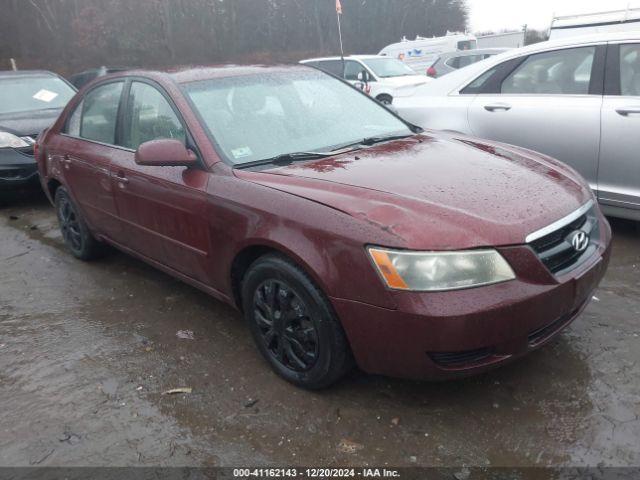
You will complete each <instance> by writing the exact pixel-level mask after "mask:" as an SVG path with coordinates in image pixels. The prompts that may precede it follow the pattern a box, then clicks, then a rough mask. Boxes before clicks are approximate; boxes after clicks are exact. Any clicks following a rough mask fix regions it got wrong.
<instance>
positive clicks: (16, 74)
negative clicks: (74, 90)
mask: <svg viewBox="0 0 640 480" xmlns="http://www.w3.org/2000/svg"><path fill="white" fill-rule="evenodd" d="M42 76H47V77H58V76H59V75H57V74H55V73H53V72H49V71H47V70H15V71H14V70H0V78H8V77H12V78H20V77H42Z"/></svg>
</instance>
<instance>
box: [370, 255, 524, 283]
mask: <svg viewBox="0 0 640 480" xmlns="http://www.w3.org/2000/svg"><path fill="white" fill-rule="evenodd" d="M369 254H370V255H371V258H372V259H373V263H374V264H375V265H376V267H377V268H378V272H380V275H381V276H382V278H383V279H384V281H385V282H386V284H387V286H389V288H392V289H394V290H411V291H417V292H440V291H446V290H462V289H465V288H473V287H480V286H483V285H492V284H494V283H501V282H506V281H509V280H513V279H515V278H516V276H515V274H514V273H513V270H512V269H511V267H510V266H509V264H508V263H507V261H506V260H505V259H504V258H503V257H502V255H500V254H499V253H498V252H497V251H495V250H469V251H459V252H405V251H394V250H386V249H381V248H369Z"/></svg>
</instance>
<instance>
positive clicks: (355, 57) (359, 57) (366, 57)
mask: <svg viewBox="0 0 640 480" xmlns="http://www.w3.org/2000/svg"><path fill="white" fill-rule="evenodd" d="M373 58H390V57H388V56H386V55H348V56H345V57H344V59H345V60H371V59H373ZM331 60H342V57H322V58H308V59H306V60H302V61H301V62H300V63H302V64H305V63H307V62H326V61H331Z"/></svg>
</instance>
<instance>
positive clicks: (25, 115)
mask: <svg viewBox="0 0 640 480" xmlns="http://www.w3.org/2000/svg"><path fill="white" fill-rule="evenodd" d="M61 112H62V109H59V108H54V109H50V110H36V111H33V112H20V113H8V114H0V131H5V132H11V133H13V134H16V135H19V136H30V137H37V136H38V135H39V134H40V132H42V131H43V130H44V129H45V128H48V127H50V126H51V125H53V124H54V123H55V121H56V120H57V119H58V116H59V115H60V113H61Z"/></svg>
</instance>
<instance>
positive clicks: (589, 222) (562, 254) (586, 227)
mask: <svg viewBox="0 0 640 480" xmlns="http://www.w3.org/2000/svg"><path fill="white" fill-rule="evenodd" d="M576 231H583V232H584V233H586V234H587V235H589V245H588V246H587V248H586V250H584V251H582V252H580V251H578V250H576V249H575V248H574V246H573V245H572V244H571V240H570V237H571V235H572V234H573V233H574V232H576ZM599 240H600V229H599V224H598V216H597V212H596V207H595V206H593V207H592V208H591V209H590V210H588V211H587V212H586V213H584V214H582V215H580V216H579V217H578V218H576V219H575V220H571V221H569V223H567V224H565V225H562V226H559V227H558V228H557V229H556V230H554V231H552V232H551V233H548V234H546V235H544V236H543V237H541V238H538V239H536V240H533V241H532V242H530V243H529V245H530V246H531V248H533V250H534V251H535V252H536V254H537V255H538V257H539V258H540V260H541V261H542V263H544V265H545V266H546V267H547V268H548V269H549V270H550V271H551V273H553V274H555V275H563V274H565V273H569V272H570V271H571V270H574V269H575V268H577V267H579V266H580V265H581V264H582V263H584V262H585V261H586V260H587V259H588V258H589V257H591V255H593V254H594V253H595V251H596V249H597V248H598V242H599Z"/></svg>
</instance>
